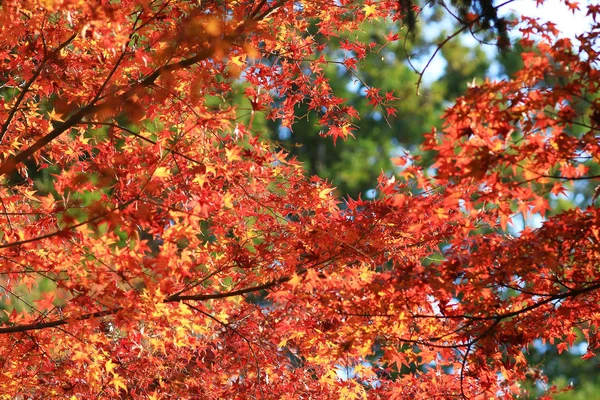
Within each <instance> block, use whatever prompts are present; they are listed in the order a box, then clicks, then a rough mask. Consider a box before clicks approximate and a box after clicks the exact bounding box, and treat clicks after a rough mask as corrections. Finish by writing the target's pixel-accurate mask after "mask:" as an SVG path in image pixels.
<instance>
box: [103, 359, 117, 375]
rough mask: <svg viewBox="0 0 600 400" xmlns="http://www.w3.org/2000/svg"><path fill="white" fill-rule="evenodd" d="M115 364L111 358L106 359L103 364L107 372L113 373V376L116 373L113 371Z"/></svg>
mask: <svg viewBox="0 0 600 400" xmlns="http://www.w3.org/2000/svg"><path fill="white" fill-rule="evenodd" d="M116 366H117V364H115V363H113V362H112V360H108V361H107V362H106V364H104V368H105V369H106V372H108V373H109V374H113V375H114V376H117V374H116V373H115V372H114V370H115V367H116Z"/></svg>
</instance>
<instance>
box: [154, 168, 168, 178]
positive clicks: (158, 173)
mask: <svg viewBox="0 0 600 400" xmlns="http://www.w3.org/2000/svg"><path fill="white" fill-rule="evenodd" d="M154 176H155V177H157V178H167V177H169V169H168V168H166V167H158V168H156V169H155V170H154Z"/></svg>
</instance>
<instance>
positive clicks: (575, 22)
mask: <svg viewBox="0 0 600 400" xmlns="http://www.w3.org/2000/svg"><path fill="white" fill-rule="evenodd" d="M599 1H600V0H599ZM499 3H501V1H499V0H497V1H496V4H499ZM591 3H592V1H590V0H580V1H579V5H580V9H581V11H579V12H576V13H575V14H573V13H572V12H571V11H570V10H569V9H568V7H567V6H566V5H565V4H564V0H562V1H561V0H545V1H544V4H543V5H541V6H537V5H536V1H535V0H515V1H514V2H513V3H511V4H508V5H506V6H504V7H502V8H501V9H500V10H501V12H500V15H511V14H513V15H514V14H516V15H526V16H530V17H537V18H539V19H540V20H542V21H552V22H554V23H555V24H556V25H557V28H558V29H559V30H560V31H561V32H563V34H564V35H565V36H567V37H569V38H572V39H573V38H575V36H577V35H578V34H580V33H582V32H584V31H585V30H586V29H587V28H588V27H589V26H590V24H591V22H592V19H591V17H586V16H585V8H586V5H587V4H591ZM596 3H597V2H596ZM432 35H434V36H435V35H437V32H432ZM434 36H432V38H433V37H434ZM464 39H465V41H466V42H467V43H469V41H470V40H471V41H473V46H479V45H480V44H479V43H476V42H475V41H474V40H472V38H471V37H470V36H465V37H464ZM484 49H485V51H486V52H488V53H489V55H490V56H493V55H494V53H495V52H496V48H495V46H487V47H484ZM427 60H428V58H426V57H424V58H423V59H422V60H419V61H416V62H415V64H416V65H417V66H418V67H422V66H424V65H425V63H426V62H427ZM413 61H414V60H413ZM445 66H446V63H445V61H444V60H443V59H442V57H440V56H438V57H436V58H435V59H434V60H433V61H432V62H431V64H430V66H429V68H428V70H427V72H426V73H425V75H424V79H423V80H424V82H425V83H431V82H434V81H436V80H437V79H438V78H439V77H440V76H441V75H442V74H443V73H444V68H445ZM491 74H492V75H494V68H492V71H491Z"/></svg>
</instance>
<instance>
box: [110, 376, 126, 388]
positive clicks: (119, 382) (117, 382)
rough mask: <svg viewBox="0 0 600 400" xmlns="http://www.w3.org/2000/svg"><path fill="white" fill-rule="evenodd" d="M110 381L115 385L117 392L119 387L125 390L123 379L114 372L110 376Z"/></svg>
mask: <svg viewBox="0 0 600 400" xmlns="http://www.w3.org/2000/svg"><path fill="white" fill-rule="evenodd" d="M111 383H112V384H113V386H114V387H115V390H116V391H117V393H118V392H120V391H121V389H123V390H125V391H127V386H126V385H125V380H124V379H123V378H121V377H120V376H119V375H117V374H115V375H114V376H113V378H112V381H111Z"/></svg>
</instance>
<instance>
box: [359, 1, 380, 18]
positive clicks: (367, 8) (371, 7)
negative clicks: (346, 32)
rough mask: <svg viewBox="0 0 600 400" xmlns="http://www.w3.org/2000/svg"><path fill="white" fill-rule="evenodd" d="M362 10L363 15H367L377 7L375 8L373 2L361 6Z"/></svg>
mask: <svg viewBox="0 0 600 400" xmlns="http://www.w3.org/2000/svg"><path fill="white" fill-rule="evenodd" d="M362 10H363V11H364V12H365V17H368V16H369V15H371V14H373V13H375V11H377V9H376V8H375V6H374V5H373V4H365V6H364V7H363V8H362Z"/></svg>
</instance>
